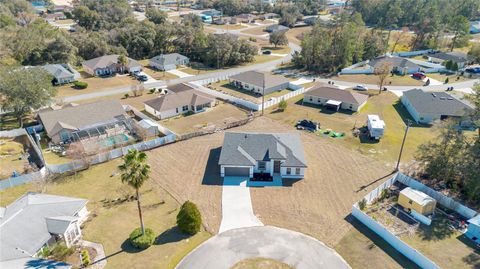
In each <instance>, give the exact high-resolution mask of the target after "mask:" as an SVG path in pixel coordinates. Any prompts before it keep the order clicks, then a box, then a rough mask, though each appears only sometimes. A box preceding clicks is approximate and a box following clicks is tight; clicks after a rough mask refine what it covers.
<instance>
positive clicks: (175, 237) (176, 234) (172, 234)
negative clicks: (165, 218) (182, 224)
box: [154, 226, 191, 245]
mask: <svg viewBox="0 0 480 269" xmlns="http://www.w3.org/2000/svg"><path fill="white" fill-rule="evenodd" d="M189 237H191V235H189V234H185V233H182V232H181V231H180V230H179V229H178V227H177V226H174V227H172V228H170V229H168V230H166V231H164V232H163V233H161V234H160V235H159V236H157V238H156V239H155V243H154V244H155V245H164V244H168V243H175V242H179V241H182V240H184V239H187V238H189Z"/></svg>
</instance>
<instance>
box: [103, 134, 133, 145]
mask: <svg viewBox="0 0 480 269" xmlns="http://www.w3.org/2000/svg"><path fill="white" fill-rule="evenodd" d="M125 141H128V136H127V135H126V134H120V135H116V136H111V137H108V138H105V139H103V140H100V141H98V143H99V144H100V145H101V146H104V147H111V146H114V145H116V144H122V143H123V142H125Z"/></svg>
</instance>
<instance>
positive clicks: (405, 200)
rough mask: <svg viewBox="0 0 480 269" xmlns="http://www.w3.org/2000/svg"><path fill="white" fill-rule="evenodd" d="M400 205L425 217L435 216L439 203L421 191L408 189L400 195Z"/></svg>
mask: <svg viewBox="0 0 480 269" xmlns="http://www.w3.org/2000/svg"><path fill="white" fill-rule="evenodd" d="M398 204H399V205H401V206H403V208H405V209H406V210H415V211H416V212H417V213H419V214H422V215H424V216H427V215H430V214H433V213H434V212H435V207H436V205H437V201H436V200H435V199H433V198H432V197H430V196H428V195H427V194H426V193H423V192H421V191H419V190H415V189H412V188H410V187H406V188H405V189H403V190H402V191H400V194H399V195H398Z"/></svg>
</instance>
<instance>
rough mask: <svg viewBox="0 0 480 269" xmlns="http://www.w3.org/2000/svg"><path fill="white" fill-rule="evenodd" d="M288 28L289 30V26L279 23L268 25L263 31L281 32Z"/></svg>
mask: <svg viewBox="0 0 480 269" xmlns="http://www.w3.org/2000/svg"><path fill="white" fill-rule="evenodd" d="M288 30H290V28H288V27H287V26H284V25H281V24H274V25H269V26H267V27H266V28H265V31H266V32H268V33H275V32H282V31H284V32H286V31H288Z"/></svg>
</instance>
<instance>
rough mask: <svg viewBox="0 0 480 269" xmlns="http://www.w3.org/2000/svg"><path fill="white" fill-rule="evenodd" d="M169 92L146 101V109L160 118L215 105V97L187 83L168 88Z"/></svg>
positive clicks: (197, 111) (201, 109) (196, 111)
mask: <svg viewBox="0 0 480 269" xmlns="http://www.w3.org/2000/svg"><path fill="white" fill-rule="evenodd" d="M167 92H168V93H167V94H165V95H162V96H160V97H156V98H153V99H150V100H147V101H145V102H144V105H145V111H147V112H148V113H150V114H152V115H154V116H155V117H157V118H159V119H167V118H171V117H175V116H177V115H180V114H185V113H189V112H190V113H192V112H193V113H199V112H204V111H206V110H208V109H209V108H212V107H214V106H215V98H214V97H213V96H210V95H208V94H206V93H203V92H201V91H199V90H197V89H195V88H193V87H190V86H188V85H186V84H178V85H174V86H171V87H169V88H167Z"/></svg>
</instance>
